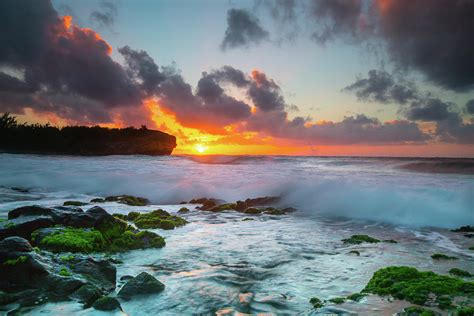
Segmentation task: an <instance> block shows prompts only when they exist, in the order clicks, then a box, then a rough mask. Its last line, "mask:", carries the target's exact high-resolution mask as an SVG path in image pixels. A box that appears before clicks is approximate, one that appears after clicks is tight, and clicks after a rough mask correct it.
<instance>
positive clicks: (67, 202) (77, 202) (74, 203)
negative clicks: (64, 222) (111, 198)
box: [63, 201, 87, 206]
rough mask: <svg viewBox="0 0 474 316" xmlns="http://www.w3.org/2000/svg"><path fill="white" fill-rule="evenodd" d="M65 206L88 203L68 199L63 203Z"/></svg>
mask: <svg viewBox="0 0 474 316" xmlns="http://www.w3.org/2000/svg"><path fill="white" fill-rule="evenodd" d="M63 205H64V206H84V205H87V203H84V202H80V201H66V202H64V203H63Z"/></svg>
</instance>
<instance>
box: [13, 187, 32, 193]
mask: <svg viewBox="0 0 474 316" xmlns="http://www.w3.org/2000/svg"><path fill="white" fill-rule="evenodd" d="M10 189H12V190H13V191H16V192H20V193H30V190H29V189H27V188H21V187H11V188H10Z"/></svg>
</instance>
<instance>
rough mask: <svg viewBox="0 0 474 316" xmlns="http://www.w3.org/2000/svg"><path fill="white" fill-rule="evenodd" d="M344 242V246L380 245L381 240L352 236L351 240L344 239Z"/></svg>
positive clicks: (366, 236)
mask: <svg viewBox="0 0 474 316" xmlns="http://www.w3.org/2000/svg"><path fill="white" fill-rule="evenodd" d="M342 242H343V243H344V244H350V245H358V244H362V243H371V244H373V243H378V242H380V240H378V239H376V238H373V237H370V236H368V235H352V236H351V237H350V238H346V239H343V240H342Z"/></svg>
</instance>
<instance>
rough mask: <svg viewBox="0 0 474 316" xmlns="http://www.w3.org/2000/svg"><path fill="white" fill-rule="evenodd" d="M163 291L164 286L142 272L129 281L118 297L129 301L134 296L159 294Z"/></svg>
mask: <svg viewBox="0 0 474 316" xmlns="http://www.w3.org/2000/svg"><path fill="white" fill-rule="evenodd" d="M164 289H165V285H164V284H163V283H161V282H160V281H158V280H157V279H156V278H155V277H153V276H152V275H150V274H148V273H146V272H142V273H140V274H139V275H137V276H136V277H134V278H133V279H131V280H129V281H128V282H127V283H125V285H124V286H123V287H122V288H121V289H120V291H119V293H118V296H119V297H122V298H125V299H129V298H131V297H132V296H134V295H143V294H152V293H159V292H161V291H163V290H164Z"/></svg>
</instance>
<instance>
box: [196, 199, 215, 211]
mask: <svg viewBox="0 0 474 316" xmlns="http://www.w3.org/2000/svg"><path fill="white" fill-rule="evenodd" d="M216 205H217V203H216V202H215V201H214V200H207V201H205V202H204V203H203V204H202V206H201V207H200V209H201V210H203V211H207V210H209V209H211V208H213V207H216Z"/></svg>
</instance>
